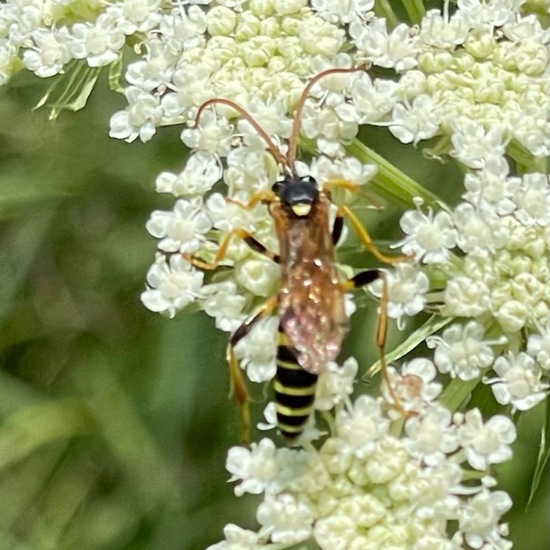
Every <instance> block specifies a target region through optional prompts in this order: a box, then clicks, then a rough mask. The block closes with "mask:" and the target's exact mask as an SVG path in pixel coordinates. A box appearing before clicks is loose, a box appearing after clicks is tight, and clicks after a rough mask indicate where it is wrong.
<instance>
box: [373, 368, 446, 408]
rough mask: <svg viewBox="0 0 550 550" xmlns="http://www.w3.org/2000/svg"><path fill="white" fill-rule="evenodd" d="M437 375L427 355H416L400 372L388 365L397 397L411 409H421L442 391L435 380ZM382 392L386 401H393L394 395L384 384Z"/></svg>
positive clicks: (389, 375)
mask: <svg viewBox="0 0 550 550" xmlns="http://www.w3.org/2000/svg"><path fill="white" fill-rule="evenodd" d="M436 375H437V369H436V368H435V366H434V364H433V363H432V361H430V360H429V359H427V358H425V357H415V358H414V359H412V360H411V361H409V362H407V363H405V364H404V365H403V366H402V367H401V369H400V372H399V374H398V373H397V371H396V370H395V369H394V368H393V367H391V366H390V367H388V377H389V379H390V384H391V386H392V388H393V390H394V392H395V394H396V397H397V398H398V399H399V401H400V402H401V404H402V405H403V406H404V407H405V408H406V409H407V410H411V411H417V412H418V411H421V410H422V409H424V408H425V406H426V404H427V403H430V402H432V401H434V400H435V399H436V398H437V396H438V395H439V394H440V393H441V384H439V383H438V382H435V381H434V380H435V377H436ZM382 392H383V395H384V398H385V399H386V401H388V402H389V403H391V402H392V401H393V396H392V395H391V394H390V392H389V390H388V388H387V387H385V386H383V387H382Z"/></svg>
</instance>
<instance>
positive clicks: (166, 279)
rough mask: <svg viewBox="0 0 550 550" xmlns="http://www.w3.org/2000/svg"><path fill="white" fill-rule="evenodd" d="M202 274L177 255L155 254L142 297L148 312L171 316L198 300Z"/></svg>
mask: <svg viewBox="0 0 550 550" xmlns="http://www.w3.org/2000/svg"><path fill="white" fill-rule="evenodd" d="M203 279H204V273H202V271H198V270H197V269H195V268H194V267H193V266H192V265H191V264H190V263H189V262H187V261H186V260H184V259H183V258H182V257H181V256H180V255H179V254H172V255H170V256H169V258H167V257H166V255H164V254H157V258H156V261H155V263H154V264H153V265H152V266H151V268H150V269H149V271H148V272H147V285H148V287H149V288H148V289H147V290H146V291H145V292H143V294H142V295H141V301H142V302H143V304H144V305H145V307H146V308H147V309H150V310H151V311H155V312H166V313H168V315H170V317H174V315H175V314H176V312H177V311H179V310H181V309H183V308H184V307H185V306H187V305H188V304H189V303H191V302H193V301H195V300H196V299H197V298H198V297H199V292H200V289H201V286H202V282H203Z"/></svg>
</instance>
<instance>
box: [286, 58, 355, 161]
mask: <svg viewBox="0 0 550 550" xmlns="http://www.w3.org/2000/svg"><path fill="white" fill-rule="evenodd" d="M364 70H365V67H364V66H361V67H352V68H350V69H340V68H334V69H327V70H326V71H322V72H320V73H319V74H317V75H315V76H314V77H313V78H312V79H311V80H310V81H309V82H308V83H307V84H306V87H305V88H304V91H303V92H302V95H301V96H300V99H299V100H298V105H296V111H295V112H294V119H293V120H292V134H291V135H290V140H289V143H288V155H287V162H288V166H289V167H290V169H291V170H292V172H294V164H295V161H296V149H297V148H298V134H299V133H300V124H301V122H302V111H303V110H304V105H305V102H306V99H307V96H308V95H309V91H310V90H311V88H312V87H313V86H314V85H315V84H316V83H317V82H319V80H321V79H322V78H324V77H325V76H328V75H330V74H343V73H354V72H357V71H364Z"/></svg>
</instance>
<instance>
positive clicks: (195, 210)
mask: <svg viewBox="0 0 550 550" xmlns="http://www.w3.org/2000/svg"><path fill="white" fill-rule="evenodd" d="M202 208H203V206H202V199H201V197H197V198H194V199H191V200H190V201H186V200H184V199H180V200H178V201H177V202H176V204H175V206H174V210H173V211H172V212H165V211H162V210H155V211H154V212H153V213H152V214H151V217H150V218H149V221H148V222H147V224H146V227H147V231H149V233H150V234H151V235H153V237H156V238H157V239H160V241H159V243H158V245H157V246H158V249H159V250H162V251H164V252H182V253H183V252H186V253H191V254H192V253H194V252H196V251H197V250H198V249H199V247H200V246H201V243H203V242H204V241H205V235H206V233H208V232H209V231H210V229H212V223H211V221H210V219H209V218H208V216H207V215H206V214H205V213H204V211H203V209H202Z"/></svg>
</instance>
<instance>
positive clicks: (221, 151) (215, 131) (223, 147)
mask: <svg viewBox="0 0 550 550" xmlns="http://www.w3.org/2000/svg"><path fill="white" fill-rule="evenodd" d="M233 132H234V129H233V127H232V126H231V125H230V124H229V122H228V121H227V119H226V118H224V117H222V116H218V115H217V114H216V112H215V111H214V110H212V109H210V110H206V111H204V112H203V113H202V115H201V118H200V120H199V124H198V127H197V128H185V129H184V130H183V131H182V133H181V140H182V141H183V143H185V145H187V147H189V148H190V149H193V150H195V151H199V152H204V153H210V154H212V155H219V156H220V157H226V156H227V154H228V153H229V151H230V150H231V139H232V138H233Z"/></svg>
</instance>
